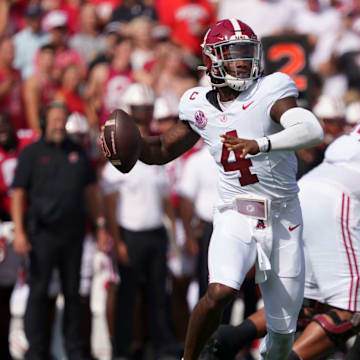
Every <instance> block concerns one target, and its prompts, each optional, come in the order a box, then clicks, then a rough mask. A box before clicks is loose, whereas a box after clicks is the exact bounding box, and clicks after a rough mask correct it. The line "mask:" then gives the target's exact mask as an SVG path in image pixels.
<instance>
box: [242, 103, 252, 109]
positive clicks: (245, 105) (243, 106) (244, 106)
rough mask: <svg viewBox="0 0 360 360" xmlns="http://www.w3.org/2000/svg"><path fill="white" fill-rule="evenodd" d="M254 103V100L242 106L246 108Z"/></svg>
mask: <svg viewBox="0 0 360 360" xmlns="http://www.w3.org/2000/svg"><path fill="white" fill-rule="evenodd" d="M252 103H253V101H251V102H249V103H248V104H246V105H243V106H242V108H243V110H246V109H247V108H248V107H249V106H250V105H251V104H252Z"/></svg>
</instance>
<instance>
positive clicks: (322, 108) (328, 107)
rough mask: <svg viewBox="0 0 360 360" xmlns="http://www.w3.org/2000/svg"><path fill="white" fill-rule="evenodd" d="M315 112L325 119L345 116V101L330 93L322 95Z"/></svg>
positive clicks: (314, 108)
mask: <svg viewBox="0 0 360 360" xmlns="http://www.w3.org/2000/svg"><path fill="white" fill-rule="evenodd" d="M313 113H314V114H315V115H316V116H317V117H319V118H323V119H333V118H339V117H344V103H343V101H342V100H341V99H336V98H333V97H330V96H328V95H321V96H320V97H319V99H318V101H317V102H316V104H315V105H314V107H313Z"/></svg>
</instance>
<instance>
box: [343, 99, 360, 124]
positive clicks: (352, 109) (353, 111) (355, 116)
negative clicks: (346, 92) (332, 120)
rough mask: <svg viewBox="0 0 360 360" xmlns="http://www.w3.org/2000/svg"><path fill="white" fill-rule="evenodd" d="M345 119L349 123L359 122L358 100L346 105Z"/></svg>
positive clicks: (359, 107)
mask: <svg viewBox="0 0 360 360" xmlns="http://www.w3.org/2000/svg"><path fill="white" fill-rule="evenodd" d="M345 121H346V123H347V124H351V125H353V124H356V123H360V101H355V102H352V103H350V104H349V105H348V106H347V107H346V111H345Z"/></svg>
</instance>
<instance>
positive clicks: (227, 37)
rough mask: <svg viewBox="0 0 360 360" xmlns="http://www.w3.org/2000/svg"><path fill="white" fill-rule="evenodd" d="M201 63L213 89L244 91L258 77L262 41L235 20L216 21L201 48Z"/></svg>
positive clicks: (248, 28) (247, 27)
mask: <svg viewBox="0 0 360 360" xmlns="http://www.w3.org/2000/svg"><path fill="white" fill-rule="evenodd" d="M201 47H202V48H203V61H204V65H205V66H201V67H199V68H200V69H202V70H206V71H207V72H208V74H209V75H210V78H211V83H212V85H214V86H216V87H224V86H229V87H230V88H232V89H234V90H237V91H244V90H246V89H247V88H249V86H250V85H251V84H252V83H253V82H254V80H256V79H257V78H258V77H259V76H260V75H261V69H260V67H261V54H262V51H261V42H260V41H259V40H258V38H257V36H256V35H255V33H254V32H253V30H252V29H251V28H250V27H249V26H248V25H246V24H245V23H243V22H241V21H240V20H237V19H226V20H221V21H218V22H217V23H216V24H215V25H214V26H213V27H212V28H210V29H209V30H208V32H207V33H206V35H205V37H204V41H203V43H202V45H201Z"/></svg>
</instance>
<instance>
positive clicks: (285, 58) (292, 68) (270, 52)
mask: <svg viewBox="0 0 360 360" xmlns="http://www.w3.org/2000/svg"><path fill="white" fill-rule="evenodd" d="M261 42H262V44H263V49H264V62H265V64H264V65H265V74H271V73H273V72H276V71H280V72H283V73H285V74H288V75H289V76H290V77H291V78H292V79H293V80H294V82H295V84H296V86H297V88H298V90H299V97H300V98H303V99H304V100H309V96H310V94H309V86H310V83H309V80H310V79H309V76H310V72H309V45H308V42H307V37H306V36H305V35H296V34H288V35H280V36H267V37H263V38H262V39H261Z"/></svg>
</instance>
